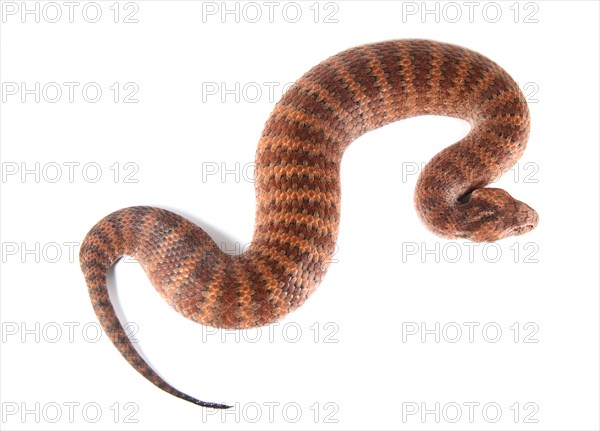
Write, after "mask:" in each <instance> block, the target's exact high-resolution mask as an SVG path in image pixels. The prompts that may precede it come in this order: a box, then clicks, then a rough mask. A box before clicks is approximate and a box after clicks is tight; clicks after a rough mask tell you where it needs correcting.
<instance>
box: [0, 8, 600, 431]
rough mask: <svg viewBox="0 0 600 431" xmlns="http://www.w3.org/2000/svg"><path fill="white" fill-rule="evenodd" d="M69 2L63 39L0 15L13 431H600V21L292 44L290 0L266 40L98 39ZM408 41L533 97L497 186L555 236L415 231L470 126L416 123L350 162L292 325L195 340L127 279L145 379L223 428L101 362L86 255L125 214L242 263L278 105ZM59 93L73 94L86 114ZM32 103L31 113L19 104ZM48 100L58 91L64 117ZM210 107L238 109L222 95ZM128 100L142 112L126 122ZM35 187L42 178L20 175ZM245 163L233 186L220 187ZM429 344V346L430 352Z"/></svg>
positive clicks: (418, 27)
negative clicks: (165, 219) (324, 74)
mask: <svg viewBox="0 0 600 431" xmlns="http://www.w3.org/2000/svg"><path fill="white" fill-rule="evenodd" d="M36 3H37V2H28V3H27V5H26V7H28V8H31V9H34V8H35V7H36V6H35V5H36ZM57 4H58V6H59V9H58V10H60V11H61V13H62V14H63V15H62V18H61V19H59V20H58V22H56V23H51V22H49V21H53V20H55V16H56V12H57V9H56V7H55V6H54V5H50V6H46V7H45V8H44V6H45V5H46V3H44V2H42V3H38V6H37V7H38V8H39V10H40V22H39V23H36V22H35V20H36V18H35V15H33V14H30V15H25V16H24V17H22V15H21V9H22V8H23V5H22V4H21V2H16V3H13V2H3V3H2V8H3V9H2V10H3V16H2V22H1V24H0V25H1V26H2V29H1V32H0V33H1V34H0V36H1V46H0V53H1V71H0V73H1V79H2V82H3V92H2V97H3V101H2V105H1V135H0V138H1V144H2V150H1V158H2V175H3V177H2V184H1V186H2V198H1V199H2V200H1V211H2V213H1V216H2V231H1V234H2V238H1V240H2V247H3V255H2V280H1V283H2V284H1V295H2V296H1V300H0V307H1V313H2V316H1V317H2V325H3V326H2V338H3V339H2V344H1V348H2V361H1V378H0V380H1V382H2V386H1V393H0V395H1V405H2V415H3V416H2V423H0V427H1V428H2V429H7V430H8V429H15V430H16V429H123V430H129V429H132V430H133V429H146V430H148V429H156V430H166V429H170V430H171V429H181V430H191V429H324V430H329V429H332V430H333V429H357V430H358V429H385V430H388V429H389V430H391V429H431V430H446V429H478V430H480V429H520V430H521V429H523V430H538V429H539V430H566V429H570V430H574V429H581V430H592V429H598V428H599V426H600V424H599V412H598V405H599V404H600V402H599V397H598V389H599V387H598V382H599V375H598V366H599V357H598V352H599V350H598V343H599V333H598V323H599V322H598V316H599V309H598V307H599V296H598V260H599V256H598V196H599V191H598V143H599V139H598V118H599V112H598V94H599V91H598V76H599V70H598V52H599V49H598V48H599V47H598V11H599V9H598V3H597V2H542V1H538V2H521V3H516V2H513V1H510V2H497V3H493V4H490V3H489V2H476V4H475V5H474V6H469V4H468V2H453V3H437V2H428V3H427V4H425V5H424V4H422V3H421V2H369V3H368V4H367V2H359V1H355V2H329V4H326V2H322V3H320V4H317V5H316V6H314V2H312V1H309V2H301V3H298V5H299V8H300V10H301V13H302V15H301V16H300V18H299V20H298V22H296V23H292V22H290V21H293V20H294V17H295V12H296V10H297V8H296V7H295V6H294V5H291V6H290V5H289V3H288V2H281V3H279V4H278V5H275V6H272V7H274V9H273V10H274V14H273V17H272V20H273V21H274V22H272V23H271V22H269V5H268V4H265V3H264V2H258V3H253V4H251V5H250V6H246V4H245V3H238V6H235V3H234V2H230V3H228V5H227V8H229V9H233V10H235V8H236V7H237V8H238V11H239V18H236V16H235V14H229V15H225V16H224V17H223V16H222V15H221V12H222V9H223V8H224V6H223V5H222V3H221V2H216V3H211V2H204V3H203V2H194V1H179V2H162V1H137V2H133V3H129V4H126V3H125V2H122V3H120V4H117V5H116V7H115V6H114V5H113V4H114V2H113V1H108V2H98V5H99V7H100V9H101V11H102V16H101V17H100V19H99V20H98V22H96V23H90V22H88V20H90V21H91V20H94V16H95V6H94V5H92V6H86V5H87V3H86V2H81V3H80V4H79V5H78V6H75V9H74V15H73V21H74V22H72V23H71V22H69V16H68V15H69V9H68V6H66V5H64V4H63V3H62V2H59V3H57ZM84 6H86V7H87V9H86V12H87V14H88V15H83V14H82V11H83V7H84ZM257 6H258V9H257ZM284 6H285V7H286V9H285V11H286V13H285V14H284V13H283V8H284ZM15 7H16V8H17V10H16V13H15V14H14V15H13V14H11V12H12V11H14V10H15V9H14V8H15ZM470 7H472V8H473V9H469V8H470ZM215 8H216V9H217V10H216V12H217V13H216V14H214V15H211V14H209V12H211V11H214V10H215ZM424 8H427V9H429V10H432V11H434V12H432V13H429V14H424V15H423V12H424ZM115 10H118V11H119V12H120V13H119V16H118V17H116V16H115ZM316 10H318V11H319V15H318V16H316V15H315V11H316ZM436 10H437V12H435V11H436ZM470 10H471V11H472V15H471V16H469V12H470ZM257 11H260V12H261V13H262V17H261V19H259V20H258V22H255V23H252V22H249V21H252V20H255V17H256V12H257ZM498 11H500V13H501V15H497V13H498ZM203 12H204V13H203ZM517 12H518V13H517ZM129 14H132V15H131V16H129V20H137V21H138V22H137V23H125V22H124V21H125V20H126V16H128V15H129ZM457 14H458V15H457ZM115 18H116V20H117V21H118V22H117V23H115V22H114V21H115ZM86 19H87V20H86ZM315 19H316V21H317V22H316V23H315V22H314V21H315ZM23 20H24V21H25V22H24V23H23V22H22V21H23ZM236 20H239V21H240V22H236ZM223 21H224V22H223ZM325 21H337V22H325ZM452 21H456V22H452ZM493 21H496V22H493ZM515 21H516V22H515ZM396 38H430V39H436V40H441V41H446V42H452V43H456V44H460V45H463V46H466V47H469V48H471V49H474V50H477V51H479V52H481V53H483V54H485V55H487V56H489V57H490V58H492V59H493V60H495V61H496V62H498V63H499V64H500V65H502V66H503V67H504V68H506V69H507V70H508V71H509V73H510V74H511V75H512V76H513V77H514V78H515V80H516V81H518V82H519V83H520V84H521V86H522V87H523V88H524V91H525V93H526V94H527V95H528V98H529V101H530V109H531V115H532V130H531V137H530V141H529V146H528V148H527V150H526V152H525V155H524V156H523V158H522V159H521V161H520V162H519V164H518V166H517V167H516V168H515V170H513V171H511V172H509V173H507V174H506V175H505V176H504V177H503V178H502V179H501V180H500V181H499V182H498V186H500V187H504V188H506V189H507V190H508V191H509V192H510V193H511V194H513V195H514V196H515V197H517V198H518V199H520V200H523V201H525V202H527V203H529V204H530V205H531V206H533V207H534V208H535V209H536V210H537V211H538V212H539V214H540V220H541V221H540V225H539V227H538V228H537V229H535V231H533V232H531V233H529V234H527V235H526V236H522V237H514V238H509V239H506V240H503V241H500V242H499V243H497V244H496V245H492V246H488V247H487V248H485V249H484V248H483V246H478V247H475V248H469V247H472V246H470V245H469V244H465V243H464V242H456V241H446V240H442V239H439V238H437V237H435V236H433V235H432V234H431V233H429V232H428V231H427V230H426V229H425V228H424V227H423V225H422V224H421V223H420V222H419V220H418V219H417V216H416V214H415V212H414V209H413V204H412V194H413V190H414V185H415V182H416V179H417V175H416V174H415V173H414V168H415V166H419V165H420V164H421V163H422V162H426V161H427V160H429V159H430V158H431V157H432V156H433V155H434V154H435V153H436V152H437V151H439V150H440V149H442V148H443V147H445V146H447V145H449V144H451V143H453V142H455V141H456V140H458V139H460V138H461V137H462V136H463V135H464V134H466V133H467V131H468V129H467V127H466V126H465V123H463V122H461V121H459V120H450V119H447V118H424V117H423V118H417V119H412V120H407V121H404V122H401V123H397V124H394V125H390V126H388V127H385V128H383V129H380V130H376V131H373V132H371V133H369V134H367V135H366V136H363V137H361V138H360V139H358V140H357V141H356V142H355V143H354V144H353V145H352V146H351V147H350V149H349V150H348V151H347V153H346V155H345V157H344V162H343V168H342V184H343V210H342V221H341V226H340V235H339V241H338V250H337V252H336V255H335V256H334V259H335V261H334V263H333V264H332V265H331V267H330V270H329V272H328V275H327V277H326V279H325V281H324V282H323V283H322V284H321V286H320V287H319V289H318V290H317V291H316V293H315V294H314V295H313V296H312V297H311V298H310V299H309V300H308V301H307V302H306V304H305V305H304V306H302V307H301V308H300V309H299V310H297V311H296V312H294V313H292V314H291V315H289V316H288V317H287V318H286V319H285V320H283V321H282V322H281V323H280V324H279V325H278V326H272V327H271V328H270V329H269V328H262V329H261V330H258V331H249V332H245V333H236V332H235V331H229V332H227V331H216V330H212V329H210V328H203V327H202V326H200V325H197V324H195V323H193V322H191V321H188V320H186V319H185V318H183V317H181V316H180V315H178V314H177V313H176V312H174V311H173V310H172V309H171V308H170V307H169V306H168V305H167V304H166V303H165V302H164V301H162V299H161V298H160V297H159V296H158V294H157V293H156V291H155V290H154V288H153V287H152V286H151V285H150V283H149V282H148V281H147V279H146V277H145V274H144V273H143V271H142V270H141V268H140V267H139V266H138V265H137V264H135V263H120V264H118V265H117V267H116V270H115V276H114V279H113V282H112V286H116V292H117V293H118V302H119V309H120V310H121V311H120V313H121V316H122V318H123V320H124V321H128V322H133V326H132V328H137V333H136V334H135V336H136V338H137V339H138V340H139V344H138V346H141V348H142V349H143V352H144V354H145V355H146V357H147V358H149V360H150V361H151V363H152V364H153V366H154V367H155V369H156V370H158V371H159V373H161V374H162V375H163V376H164V377H165V378H166V379H167V380H168V381H169V382H171V383H172V384H173V385H174V386H175V387H177V388H179V389H181V390H183V391H185V392H187V393H189V394H191V395H193V396H195V397H198V398H200V399H203V400H206V401H213V402H225V403H229V404H234V405H235V406H236V408H235V410H234V411H233V412H232V413H227V414H225V415H222V413H221V412H210V411H207V410H204V409H202V408H199V407H197V406H194V405H192V404H189V403H186V402H184V401H181V400H179V399H177V398H175V397H172V396H170V395H168V394H166V393H164V392H162V391H160V390H159V389H157V388H155V387H153V386H152V385H151V384H150V383H149V382H147V381H146V380H145V379H144V378H143V377H141V376H140V375H139V374H138V373H136V372H135V371H134V370H133V369H132V368H131V367H130V366H129V365H128V364H127V363H126V362H125V361H124V360H123V358H122V357H121V356H120V354H119V353H118V352H117V350H116V349H115V348H114V347H113V346H112V345H111V343H110V342H109V341H108V340H107V338H106V337H105V336H101V337H100V339H99V340H98V339H97V336H96V335H97V334H96V330H97V328H98V326H97V324H96V317H95V315H94V313H93V310H92V307H91V305H90V301H89V297H88V294H87V290H86V286H85V283H84V280H83V277H82V275H81V272H80V270H79V265H78V262H77V258H76V255H77V252H78V247H77V244H78V243H79V242H80V241H81V240H82V239H83V237H84V235H85V234H86V232H87V231H88V230H89V229H90V228H91V227H92V226H93V225H94V223H96V222H97V221H98V220H99V219H100V218H102V217H104V216H105V215H107V214H109V213H110V212H112V211H114V210H117V209H119V208H122V207H126V206H131V205H153V206H160V207H163V208H168V209H171V210H173V211H176V212H179V213H180V214H182V215H185V216H186V217H188V218H190V219H191V220H193V221H195V222H196V223H198V224H199V225H200V226H202V227H204V228H205V229H206V230H207V231H208V232H209V233H210V234H211V235H213V237H214V238H216V239H217V241H218V242H219V244H221V243H223V244H224V247H226V248H227V249H228V250H231V251H234V250H236V249H239V248H240V247H241V246H243V245H244V244H247V243H248V242H250V240H251V235H252V228H253V221H254V188H253V184H252V182H251V173H252V171H251V163H252V161H253V159H254V152H255V150H256V142H257V141H258V137H259V135H260V132H261V129H262V127H263V125H264V122H265V120H266V119H267V117H268V114H269V112H270V111H271V109H272V108H273V105H274V103H275V102H276V100H277V99H278V98H279V97H280V95H281V88H282V86H283V85H284V84H286V83H290V82H293V81H294V80H295V79H297V78H298V77H300V76H301V75H302V74H303V73H304V72H306V71H307V70H308V69H309V68H310V67H312V66H314V65H316V64H317V63H319V62H320V61H322V60H324V59H325V58H327V57H328V56H330V55H333V54H335V53H337V52H339V51H341V50H343V49H346V48H349V47H352V46H356V45H361V44H364V43H368V42H375V41H381V40H386V39H396ZM65 82H74V83H77V85H78V86H76V87H74V88H75V91H74V95H73V97H74V99H73V102H70V101H69V95H68V87H67V86H66V85H65V84H63V83H65ZM11 83H12V84H11ZM21 83H25V87H23V86H22V84H21ZM36 83H40V91H39V96H40V101H39V103H36V101H35V97H36V95H35V94H30V95H25V101H24V102H23V101H22V100H21V96H22V94H21V91H22V90H23V88H27V89H35V85H36ZM49 83H58V84H57V85H58V86H60V87H61V89H62V91H63V94H62V97H60V98H59V99H57V101H56V103H51V102H52V100H51V99H54V98H57V96H56V93H55V92H54V90H55V89H56V87H55V86H54V84H49ZM88 83H92V84H91V85H96V84H97V85H98V86H100V88H101V89H102V96H101V98H100V100H99V101H98V102H96V103H92V102H91V101H86V100H85V99H84V97H83V96H82V91H81V90H82V88H83V87H84V86H85V85H86V84H88ZM114 83H118V84H117V86H118V87H119V88H120V91H119V94H118V95H116V94H115V91H114V89H115V88H116V87H114V86H113V85H114ZM127 83H132V84H129V86H128V87H125V86H126V85H127ZM210 83H217V85H221V83H224V84H223V85H225V87H226V88H230V89H232V88H233V89H235V88H236V87H235V86H236V83H239V84H238V85H239V88H240V89H241V90H240V92H238V93H237V95H236V94H230V95H222V94H220V93H219V94H216V95H210V94H207V92H206V90H207V88H209V87H210V86H211V85H212V84H210ZM264 83H276V84H267V85H265V84H264ZM15 85H16V87H15ZM68 85H71V84H68ZM73 85H75V84H73ZM268 85H272V86H274V88H275V96H274V98H273V100H271V98H270V97H269V94H268V90H269V87H268ZM44 86H46V87H45V88H46V90H45V91H46V92H45V93H44V90H43V89H44ZM111 86H113V87H112V88H113V90H111ZM88 87H89V85H88ZM15 88H16V94H12V93H14V92H15ZM210 88H213V87H210ZM244 88H245V89H246V90H245V91H246V92H245V93H244V90H243V89H244ZM257 88H259V89H260V90H261V91H262V95H261V96H257V93H256V92H255V90H256V89H257ZM133 89H137V93H136V94H135V95H134V96H133V98H134V99H137V100H138V103H124V100H123V99H124V98H125V96H126V95H128V94H130V93H131V92H132V91H133ZM203 90H204V92H203ZM34 93H35V91H34ZM88 96H89V97H88V98H90V97H92V98H93V97H94V92H93V88H92V89H91V90H90V92H89V93H88ZM115 96H117V102H116V103H115V101H114V97H115ZM221 96H223V97H225V101H224V102H222V100H221ZM236 96H237V97H239V100H238V101H237V102H236V100H235V98H236ZM36 163H39V164H40V165H39V169H38V174H39V178H36V174H35V173H30V174H27V175H25V177H22V176H21V173H22V172H21V171H22V169H23V168H26V169H33V170H34V171H35V169H36V168H35V166H36V165H35V164H36ZM65 163H66V165H65ZM70 163H74V164H77V163H78V165H72V166H74V167H73V169H74V171H73V178H72V179H70V178H69V169H68V166H69V164H70ZM89 163H91V164H92V165H89V166H88V167H87V168H86V169H87V170H86V171H85V172H84V171H83V170H82V168H83V167H84V165H86V164H89ZM115 163H118V165H115ZM127 163H130V164H128V165H126V164H127ZM236 163H239V169H238V175H239V178H236V176H235V174H227V175H225V177H224V180H222V178H221V175H220V174H221V172H218V173H217V174H216V175H207V172H208V171H206V169H207V167H208V169H212V168H214V167H215V166H217V167H218V168H219V169H221V168H222V167H225V168H227V169H234V170H235V166H236ZM96 164H97V165H96ZM223 164H224V165H223ZM57 166H59V167H60V170H59V171H57V170H56V167H57ZM90 166H91V167H90ZM95 166H96V167H97V166H99V167H100V168H101V174H100V176H99V178H98V180H97V182H91V181H92V180H93V179H94V177H95V176H96V172H95V169H94V167H95ZM111 167H112V168H111ZM15 169H17V170H18V171H17V172H14V171H15ZM58 172H60V173H61V174H62V177H61V178H60V179H58V180H57V181H55V182H53V181H54V180H55V177H56V175H57V173H58ZM203 172H204V178H203ZM116 173H118V174H119V175H118V177H115V175H116ZM127 174H131V176H130V177H127V178H126V175H127ZM131 180H136V181H137V182H129V181H131ZM203 180H204V181H203ZM72 243H74V245H73V246H72V247H73V250H72V251H73V252H74V254H75V256H71V255H69V251H70V250H71V245H70V244H72ZM36 247H37V249H36ZM26 250H33V251H32V252H31V253H27V252H26ZM470 250H472V253H471V254H469V251H470ZM427 251H429V252H427ZM57 253H58V255H57ZM457 253H459V254H457ZM498 253H499V254H498ZM469 322H470V323H469ZM422 324H423V325H425V327H424V328H423V329H429V330H433V332H432V333H429V335H426V336H425V339H424V340H422V338H421V335H422V334H421V332H420V330H421V329H422V328H421V325H422ZM436 325H439V326H438V328H439V331H438V333H437V335H438V336H439V342H436V339H435V338H436V334H435V332H436V331H435V329H436ZM69 327H71V328H73V332H72V334H70V333H69V330H68V329H69ZM457 327H458V328H461V330H462V334H458V335H457V332H456V328H457ZM469 327H473V328H474V332H473V335H472V337H473V338H472V339H470V335H469V331H468V329H469ZM484 327H485V328H486V330H485V331H483V328H484ZM415 328H417V329H418V330H419V332H418V333H417V334H415V335H411V330H413V329H415ZM497 328H500V330H501V331H502V332H501V333H500V334H498V335H497V334H496V330H497ZM517 328H518V331H517ZM27 331H29V332H27ZM413 332H414V331H413ZM236 337H239V338H238V339H236ZM253 339H258V340H257V341H256V342H252V340H253ZM453 341H455V342H453ZM494 341H495V342H494ZM69 406H72V407H69ZM469 406H472V409H473V416H472V418H470V417H469V416H470V415H469ZM457 407H458V408H459V409H460V413H461V414H462V416H460V418H457V413H458V412H459V411H458V410H457ZM484 407H485V408H484ZM498 407H499V408H500V409H501V410H500V411H498V410H497V409H498ZM70 408H72V416H71V415H70V413H71V410H70ZM415 408H418V409H419V410H418V412H416V414H409V413H410V412H411V411H412V410H413V409H415ZM423 408H425V409H429V410H431V413H429V414H425V415H424V416H423V415H422V413H423V412H422V409H423ZM26 409H28V410H31V411H32V413H29V414H23V413H24V410H26ZM98 409H100V410H98ZM436 409H437V410H438V415H439V417H437V418H436V414H435V412H436ZM36 410H37V413H36ZM516 413H518V415H517V414H516ZM498 414H499V416H498ZM59 415H60V416H59ZM296 420H297V421H296ZM495 420H497V421H496V422H494V423H493V422H492V421H495ZM94 421H96V422H94ZM294 421H296V422H294ZM452 421H456V422H455V423H453V422H452Z"/></svg>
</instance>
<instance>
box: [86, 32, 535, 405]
mask: <svg viewBox="0 0 600 431" xmlns="http://www.w3.org/2000/svg"><path fill="white" fill-rule="evenodd" d="M424 114H433V115H445V116H451V117H458V118H462V119H464V120H466V121H468V122H469V123H470V125H471V132H470V133H469V134H468V135H467V136H466V137H465V138H464V139H462V140H461V141H459V142H457V143H456V144H454V145H452V146H450V147H448V148H446V149H444V150H443V151H441V152H440V153H439V154H437V155H436V156H435V157H434V158H433V159H432V160H431V161H430V163H429V164H428V165H427V166H426V167H425V168H424V170H423V172H422V174H421V176H420V177H419V179H418V181H417V186H416V192H415V206H416V210H417V213H418V214H419V216H420V218H421V220H422V221H423V223H424V224H425V225H426V226H427V227H428V228H429V229H430V230H432V231H433V232H434V233H436V234H438V235H440V236H443V237H447V238H469V239H471V240H475V241H495V240H498V239H501V238H504V237H506V236H509V235H517V234H522V233H524V232H527V231H529V230H531V229H533V228H534V227H535V226H536V225H537V222H538V217H537V214H536V212H535V211H534V210H533V209H531V208H530V207H528V206H527V205H525V204H524V203H522V202H519V201H517V200H515V199H513V198H512V197H511V196H510V195H509V194H508V193H506V192H505V191H503V190H500V189H492V188H485V186H486V185H487V184H489V183H490V182H492V181H493V180H495V179H496V178H497V177H498V176H499V175H500V174H501V173H503V172H505V171H506V170H508V169H509V168H510V167H511V166H512V165H513V164H514V163H515V162H516V161H517V160H518V159H519V157H520V156H521V154H522V153H523V151H524V150H525V144H526V142H527V138H528V135H529V111H528V108H527V103H526V101H525V98H524V96H523V94H522V93H521V91H520V90H519V88H518V86H517V84H516V83H515V82H514V81H513V80H512V78H511V77H510V76H509V75H508V74H507V73H506V72H505V71H504V70H503V69H502V68H500V67H499V66H498V65H497V64H495V63H494V62H493V61H491V60H489V59H488V58H486V57H484V56H483V55H481V54H478V53H476V52H474V51H471V50H468V49H465V48H462V47H459V46H455V45H450V44H445V43H440V42H433V41H427V40H397V41H387V42H381V43H375V44H370V45H364V46H361V47H357V48H352V49H349V50H347V51H344V52H341V53H339V54H337V55H335V56H333V57H331V58H329V59H327V60H325V61H324V62H322V63H321V64H319V65H317V66H315V67H314V68H313V69H311V70H310V71H309V72H307V73H306V74H305V75H304V76H303V77H301V78H300V79H299V80H298V81H297V83H296V84H295V85H294V86H292V87H291V88H290V89H289V90H288V92H286V94H285V95H284V96H283V98H282V99H281V100H280V101H279V102H278V103H277V105H276V106H275V108H274V110H273V112H272V114H271V116H270V117H269V119H268V120H267V122H266V124H265V128H264V131H263V133H262V137H261V139H260V141H259V143H258V149H257V152H256V168H255V187H256V201H257V205H256V224H255V231H254V236H253V240H252V244H251V245H250V247H249V248H248V249H247V250H246V251H245V252H244V253H243V254H241V255H239V256H232V255H229V254H226V253H224V252H222V251H221V250H220V249H219V247H218V246H217V245H216V243H215V242H214V241H213V240H212V239H211V238H210V236H209V235H208V234H207V233H206V232H205V231H204V230H202V229H201V228H200V227H198V226H196V225H194V224H193V223H191V222H189V221H188V220H186V219H184V218H183V217H181V216H179V215H177V214H174V213H172V212H170V211H166V210H163V209H159V208H151V207H131V208H125V209H122V210H119V211H116V212H114V213H112V214H110V215H108V216H107V217H105V218H104V219H102V220H101V221H100V222H98V223H97V224H96V225H95V226H94V227H93V228H92V229H91V230H90V232H89V233H88V235H87V236H86V238H85V239H84V241H83V243H82V246H81V252H80V262H81V269H82V271H83V273H84V275H85V279H86V282H87V285H88V289H89V294H90V297H91V300H92V305H93V307H94V310H95V312H96V314H97V316H98V320H99V321H100V323H101V325H102V327H103V328H104V330H105V332H106V333H107V335H108V337H109V338H110V339H111V340H112V342H113V343H114V344H115V346H116V347H117V349H119V351H120V352H121V354H122V355H123V356H124V357H125V359H126V360H127V361H128V362H129V363H130V364H131V365H132V366H133V367H134V368H135V369H136V370H138V371H139V372H140V373H141V374H142V375H143V376H144V377H146V378H147V379H148V380H150V381H151V382H152V383H153V384H155V385H156V386H158V387H159V388H161V389H163V390H164V391H166V392H168V393H170V394H172V395H175V396H177V397H179V398H182V399H184V400H187V401H190V402H192V403H195V404H198V405H201V406H206V407H215V408H225V407H227V406H225V405H222V404H214V403H207V402H203V401H199V400H197V399H195V398H192V397H190V396H189V395H186V394H184V393H182V392H180V391H178V390H177V389H175V388H173V387H172V386H170V385H169V384H168V383H167V382H165V381H164V380H163V379H162V378H161V377H160V376H159V375H158V374H157V373H156V372H155V371H154V370H153V369H152V368H151V367H150V366H149V365H148V364H147V363H146V361H144V359H143V358H142V357H141V356H140V354H139V353H138V352H137V351H136V350H135V348H134V347H133V345H132V344H131V342H130V341H129V339H128V338H127V335H126V334H125V331H124V330H123V326H122V325H121V323H120V322H119V319H118V317H117V315H116V313H115V310H114V308H113V305H112V303H111V301H110V297H109V294H108V289H107V286H106V274H107V271H108V270H109V269H110V268H111V266H112V265H114V264H115V262H117V260H119V259H120V258H121V257H122V256H125V255H130V256H133V257H135V258H137V260H138V261H139V263H140V265H141V266H142V267H143V268H144V270H145V271H146V273H147V274H148V277H149V279H150V281H151V282H152V284H153V285H154V286H155V287H156V289H157V290H158V292H159V293H160V294H161V296H162V297H163V298H164V299H165V300H166V301H167V302H168V303H169V304H170V305H171V306H173V307H174V308H175V309H176V310H177V311H178V312H179V313H181V314H182V315H184V316H185V317H187V318H190V319H192V320H194V321H197V322H199V323H201V324H204V325H211V326H215V327H219V328H249V327H255V326H260V325H266V324H269V323H272V322H274V321H276V320H278V319H280V318H282V317H283V316H285V315H286V314H287V313H289V312H290V311H292V310H294V309H295V308H297V307H299V306H300V305H302V303H303V302H304V301H305V300H306V298H307V297H308V296H309V295H310V294H311V292H313V291H314V289H315V288H316V287H317V286H318V284H319V283H320V281H321V280H322V278H323V277H324V275H325V272H326V271H327V268H328V266H329V263H330V259H331V257H332V251H333V247H334V245H335V241H336V239H337V233H338V225H339V220H340V176H339V168H340V162H341V158H342V154H343V152H344V149H345V148H346V147H347V146H348V145H349V144H350V143H351V142H352V141H353V140H354V139H356V138H357V137H358V136H360V135H361V134H363V133H365V132H368V131H369V130H372V129H375V128H377V127H380V126H383V125H385V124H388V123H391V122H394V121H398V120H400V119H403V118H408V117H414V116H417V115H424Z"/></svg>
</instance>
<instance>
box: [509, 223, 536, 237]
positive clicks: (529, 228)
mask: <svg viewBox="0 0 600 431" xmlns="http://www.w3.org/2000/svg"><path fill="white" fill-rule="evenodd" d="M535 226H536V225H535V224H526V225H522V226H517V227H515V228H513V229H512V230H511V231H510V234H511V235H523V234H524V233H527V232H529V231H532V230H533V229H534V228H535Z"/></svg>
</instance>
